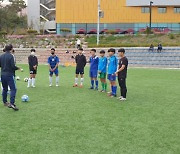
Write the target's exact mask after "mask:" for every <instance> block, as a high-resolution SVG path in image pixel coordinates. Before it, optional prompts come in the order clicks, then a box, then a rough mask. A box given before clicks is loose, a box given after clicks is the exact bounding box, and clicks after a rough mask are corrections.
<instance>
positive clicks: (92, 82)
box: [91, 80, 94, 88]
mask: <svg viewBox="0 0 180 154" xmlns="http://www.w3.org/2000/svg"><path fill="white" fill-rule="evenodd" d="M91 86H92V87H93V88H94V80H91Z"/></svg>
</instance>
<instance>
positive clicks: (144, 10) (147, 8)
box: [141, 7, 150, 13]
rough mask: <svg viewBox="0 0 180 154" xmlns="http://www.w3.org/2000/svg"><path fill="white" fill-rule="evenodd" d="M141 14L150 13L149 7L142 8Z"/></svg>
mask: <svg viewBox="0 0 180 154" xmlns="http://www.w3.org/2000/svg"><path fill="white" fill-rule="evenodd" d="M141 12H142V13H149V12H150V9H149V7H142V9H141Z"/></svg>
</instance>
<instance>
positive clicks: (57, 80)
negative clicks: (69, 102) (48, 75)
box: [56, 76, 59, 85]
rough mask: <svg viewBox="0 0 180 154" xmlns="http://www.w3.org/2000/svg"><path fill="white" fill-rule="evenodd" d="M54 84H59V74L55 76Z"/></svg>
mask: <svg viewBox="0 0 180 154" xmlns="http://www.w3.org/2000/svg"><path fill="white" fill-rule="evenodd" d="M56 84H57V85H58V84H59V76H57V77H56Z"/></svg>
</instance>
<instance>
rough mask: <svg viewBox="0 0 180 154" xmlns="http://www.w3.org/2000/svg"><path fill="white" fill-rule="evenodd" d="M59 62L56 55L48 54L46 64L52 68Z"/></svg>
mask: <svg viewBox="0 0 180 154" xmlns="http://www.w3.org/2000/svg"><path fill="white" fill-rule="evenodd" d="M59 62H60V60H59V58H58V56H54V57H53V56H50V57H49V58H48V64H49V65H50V66H51V68H54V67H55V66H56V65H57V64H58V63H59Z"/></svg>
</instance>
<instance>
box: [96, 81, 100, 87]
mask: <svg viewBox="0 0 180 154" xmlns="http://www.w3.org/2000/svg"><path fill="white" fill-rule="evenodd" d="M98 83H99V82H98V80H96V88H98Z"/></svg>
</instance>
